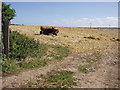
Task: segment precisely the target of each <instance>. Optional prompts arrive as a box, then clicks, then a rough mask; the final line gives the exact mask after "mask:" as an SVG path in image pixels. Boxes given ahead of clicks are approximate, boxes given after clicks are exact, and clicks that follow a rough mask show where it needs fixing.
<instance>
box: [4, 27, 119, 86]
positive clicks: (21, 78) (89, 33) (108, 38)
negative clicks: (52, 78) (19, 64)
mask: <svg viewBox="0 0 120 90" xmlns="http://www.w3.org/2000/svg"><path fill="white" fill-rule="evenodd" d="M10 28H11V30H12V31H18V32H20V33H22V34H26V35H27V36H28V37H32V38H34V39H35V40H39V41H40V42H44V43H48V44H60V45H66V46H69V47H70V49H71V54H70V55H69V56H68V57H66V58H65V59H64V60H62V61H59V62H52V63H51V64H50V65H48V66H45V67H42V68H38V69H35V70H29V71H25V72H21V73H20V74H19V75H16V76H15V75H14V76H10V77H4V78H3V87H20V86H21V85H24V84H25V83H27V82H29V81H33V82H35V81H36V80H37V78H36V76H38V75H41V74H43V75H44V74H46V73H47V72H50V71H52V70H54V69H55V70H67V71H73V72H74V76H73V77H75V78H77V81H76V82H77V85H76V86H71V87H75V88H118V58H117V57H118V41H115V40H112V38H118V36H117V35H118V34H117V33H118V32H117V30H114V29H113V30H109V29H102V30H99V29H78V28H64V27H58V28H59V29H60V33H59V34H58V36H51V35H50V36H46V35H39V27H38V26H36V27H35V26H33V27H31V26H11V27H10ZM91 37H92V38H91ZM98 54H99V57H98V56H97V55H98ZM98 58H99V60H98ZM86 60H97V61H94V62H95V63H92V65H91V67H90V68H89V73H82V72H79V71H78V69H77V67H78V66H82V65H84V64H86V63H85V62H86ZM11 81H12V82H11ZM41 83H42V80H41Z"/></svg>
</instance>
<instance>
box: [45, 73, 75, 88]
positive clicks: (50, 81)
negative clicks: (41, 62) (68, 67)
mask: <svg viewBox="0 0 120 90" xmlns="http://www.w3.org/2000/svg"><path fill="white" fill-rule="evenodd" d="M72 75H73V72H71V71H53V72H50V73H48V76H47V78H46V79H47V81H46V84H45V86H44V88H68V87H70V86H72V85H75V84H76V83H75V82H74V81H75V78H73V77H72Z"/></svg>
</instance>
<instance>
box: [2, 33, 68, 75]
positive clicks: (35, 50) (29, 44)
mask: <svg viewBox="0 0 120 90" xmlns="http://www.w3.org/2000/svg"><path fill="white" fill-rule="evenodd" d="M68 52H69V49H68V47H66V46H60V45H47V44H44V43H39V42H37V41H35V40H34V39H32V38H28V37H26V36H25V35H21V34H19V33H18V32H16V31H13V32H11V33H10V51H9V56H8V58H6V57H5V55H3V61H2V71H3V73H17V72H20V71H22V70H26V69H33V68H37V67H42V66H45V65H47V64H48V62H51V61H53V60H62V58H63V57H66V56H67V55H68ZM3 75H4V74H3Z"/></svg>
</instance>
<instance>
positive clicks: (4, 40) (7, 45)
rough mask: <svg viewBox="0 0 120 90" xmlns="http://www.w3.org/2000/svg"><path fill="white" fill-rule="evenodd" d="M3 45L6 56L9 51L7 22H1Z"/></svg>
mask: <svg viewBox="0 0 120 90" xmlns="http://www.w3.org/2000/svg"><path fill="white" fill-rule="evenodd" d="M3 23H4V24H3V44H4V54H6V55H7V56H8V51H9V21H4V22H3Z"/></svg>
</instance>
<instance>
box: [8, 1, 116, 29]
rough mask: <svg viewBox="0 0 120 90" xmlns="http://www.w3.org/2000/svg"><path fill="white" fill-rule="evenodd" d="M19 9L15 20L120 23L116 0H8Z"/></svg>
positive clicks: (57, 23) (61, 23) (73, 24)
mask: <svg viewBox="0 0 120 90" xmlns="http://www.w3.org/2000/svg"><path fill="white" fill-rule="evenodd" d="M6 4H11V8H14V9H15V10H16V15H17V16H16V17H15V18H14V19H13V20H12V23H13V24H24V25H49V26H65V27H86V26H90V25H92V26H97V27H100V26H101V27H109V26H111V27H112V26H118V3H117V2H6Z"/></svg>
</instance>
